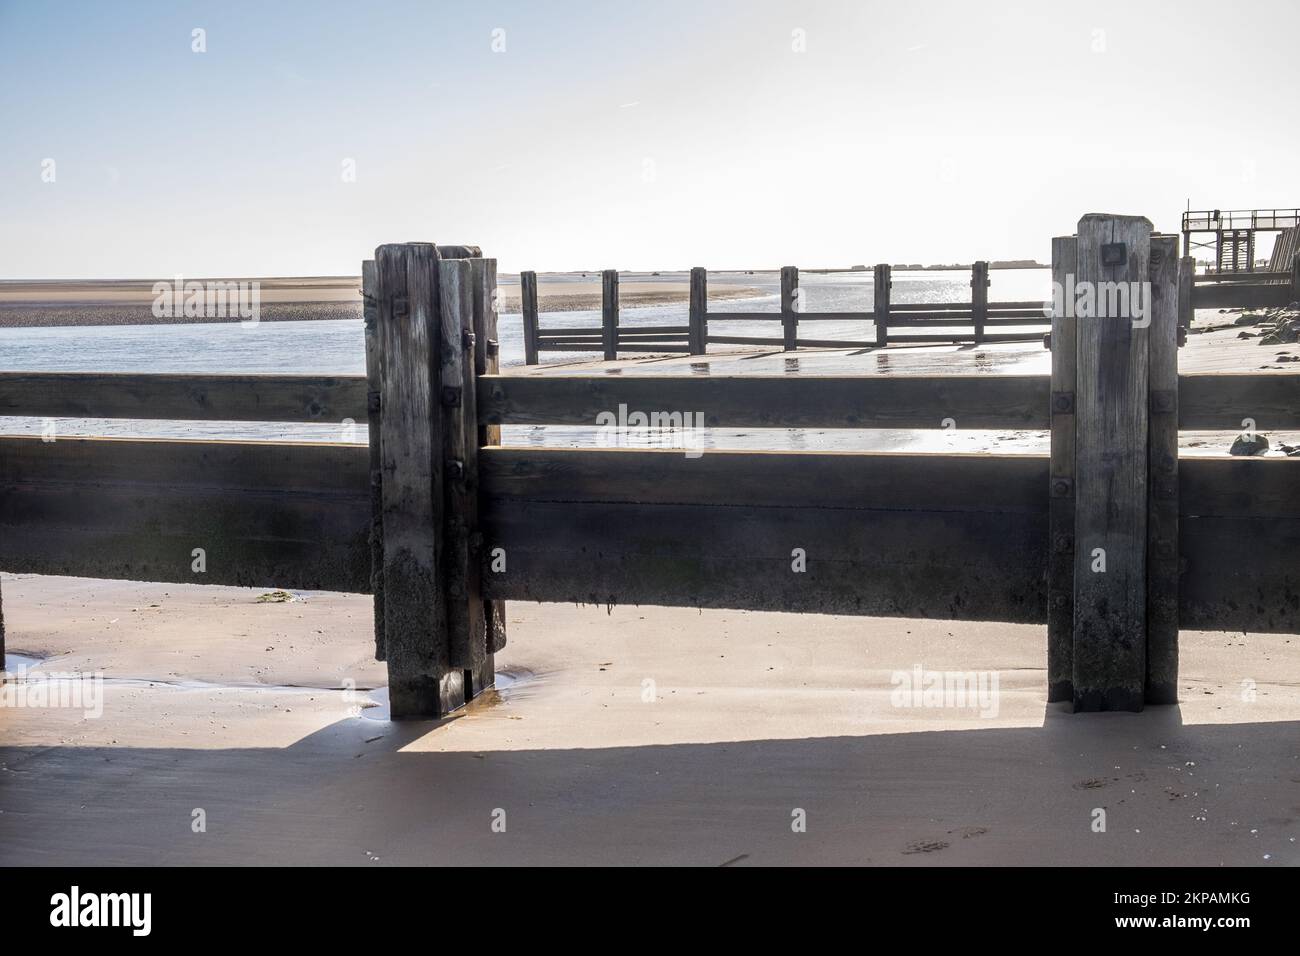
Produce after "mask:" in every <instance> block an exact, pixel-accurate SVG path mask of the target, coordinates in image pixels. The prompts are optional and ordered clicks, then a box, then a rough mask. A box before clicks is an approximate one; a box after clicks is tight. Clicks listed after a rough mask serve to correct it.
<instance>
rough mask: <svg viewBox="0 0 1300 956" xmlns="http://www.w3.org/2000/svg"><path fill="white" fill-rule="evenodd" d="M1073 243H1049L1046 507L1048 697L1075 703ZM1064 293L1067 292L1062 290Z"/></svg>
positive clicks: (1064, 239) (1069, 238)
mask: <svg viewBox="0 0 1300 956" xmlns="http://www.w3.org/2000/svg"><path fill="white" fill-rule="evenodd" d="M1077 245H1078V240H1077V239H1075V237H1073V236H1066V237H1062V238H1057V239H1053V240H1052V288H1053V290H1054V292H1053V296H1052V331H1051V333H1050V335H1051V339H1050V341H1051V346H1052V378H1051V398H1050V401H1051V422H1052V448H1051V462H1050V466H1049V475H1048V485H1049V491H1048V494H1049V498H1048V506H1047V511H1048V513H1047V522H1048V534H1049V538H1050V540H1049V543H1048V554H1047V699H1048V700H1049V701H1052V702H1055V701H1063V700H1068V701H1073V700H1074V482H1075V476H1074V430H1075V429H1074V398H1075V396H1074V388H1075V317H1074V308H1073V305H1074V303H1073V300H1072V299H1071V300H1070V301H1068V302H1067V301H1066V296H1067V294H1072V292H1073V279H1074V270H1075V262H1076V252H1075V249H1076V246H1077ZM1067 290H1069V292H1067Z"/></svg>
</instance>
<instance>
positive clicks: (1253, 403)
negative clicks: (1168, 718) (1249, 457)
mask: <svg viewBox="0 0 1300 956" xmlns="http://www.w3.org/2000/svg"><path fill="white" fill-rule="evenodd" d="M1247 419H1250V420H1252V421H1253V422H1254V423H1255V424H1254V430H1255V431H1258V432H1265V433H1267V432H1269V431H1274V430H1281V429H1293V428H1300V373H1296V372H1271V373H1270V372H1251V373H1228V374H1224V373H1216V374H1212V375H1211V374H1194V375H1180V376H1179V377H1178V427H1179V428H1181V429H1185V430H1193V431H1233V432H1238V431H1242V430H1243V429H1245V428H1247V427H1248V426H1247V425H1246V424H1245V422H1246V420H1247Z"/></svg>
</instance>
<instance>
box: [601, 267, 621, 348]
mask: <svg viewBox="0 0 1300 956" xmlns="http://www.w3.org/2000/svg"><path fill="white" fill-rule="evenodd" d="M600 290H601V296H600V303H601V311H600V318H601V322H600V330H601V335H600V340H601V345H603V346H604V349H605V361H607V362H612V361H614V359H616V358H618V270H617V269H606V270H605V271H604V272H602V273H601V283H600Z"/></svg>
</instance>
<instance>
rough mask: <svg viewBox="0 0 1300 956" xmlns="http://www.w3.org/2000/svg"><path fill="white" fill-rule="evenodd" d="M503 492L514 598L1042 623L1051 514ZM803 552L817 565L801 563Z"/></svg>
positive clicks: (501, 591)
mask: <svg viewBox="0 0 1300 956" xmlns="http://www.w3.org/2000/svg"><path fill="white" fill-rule="evenodd" d="M846 514H848V513H847V512H843V511H837V510H834V509H819V508H748V507H721V506H716V505H644V504H622V503H616V504H609V503H588V502H583V503H573V502H529V501H517V500H502V501H499V502H493V503H492V504H491V505H490V506H489V508H488V510H487V516H486V519H485V521H484V526H483V531H484V540H485V543H486V544H487V545H488V547H489V548H496V547H502V548H504V549H505V553H506V554H507V555H508V561H507V564H506V570H505V571H504V572H502V573H490V572H486V571H485V573H484V582H483V584H484V592H485V594H486V595H487V596H488V597H490V598H497V599H506V600H531V601H562V602H566V603H569V602H574V603H591V604H605V605H610V606H612V605H615V604H651V605H685V606H698V607H721V608H742V609H750V610H773V611H805V612H813V613H820V614H869V615H879V616H888V617H925V618H939V619H949V620H952V619H960V620H994V621H1016V622H1029V623H1041V622H1042V621H1044V620H1046V614H1045V612H1046V608H1047V596H1046V591H1045V589H1044V585H1043V574H1044V570H1045V566H1046V560H1045V559H1046V551H1047V523H1046V514H1045V513H1044V514H1040V515H1006V514H997V513H991V512H977V513H973V514H964V513H952V512H945V513H934V512H891V511H868V510H861V511H855V512H852V516H853V517H852V520H846V517H845V516H846ZM796 549H799V550H800V552H801V553H802V554H803V555H804V557H805V560H806V565H805V567H806V570H804V571H802V572H797V571H795V570H794V568H795V564H794V561H795V555H796V553H798V552H796Z"/></svg>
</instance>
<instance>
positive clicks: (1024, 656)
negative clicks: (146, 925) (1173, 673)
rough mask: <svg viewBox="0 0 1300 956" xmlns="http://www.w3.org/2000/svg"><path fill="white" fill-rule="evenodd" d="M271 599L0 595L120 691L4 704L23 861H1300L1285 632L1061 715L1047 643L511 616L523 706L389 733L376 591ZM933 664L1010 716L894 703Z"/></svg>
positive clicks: (2, 832) (56, 648) (725, 618)
mask: <svg viewBox="0 0 1300 956" xmlns="http://www.w3.org/2000/svg"><path fill="white" fill-rule="evenodd" d="M259 593H260V592H257V591H250V590H244V589H236V588H203V587H198V586H190V585H184V586H177V585H152V584H149V585H143V584H122V583H107V582H98V581H86V580H80V579H71V578H42V577H35V576H17V577H15V576H12V575H6V576H5V577H4V595H5V600H6V606H5V611H6V620H7V623H8V624H9V628H10V642H11V650H12V651H14V652H17V653H20V654H24V655H29V656H32V657H36V656H44V655H49V656H48V657H46V659H45V660H44V661H43V662H42V663H40V664H39V665H38V666H37V668H36V672H40V671H42V670H47V671H53V670H60V671H70V670H96V669H100V670H103V671H104V672H105V674H106V675H107V677H108V680H107V682H106V685H105V707H104V713H103V717H102V718H100V719H97V720H95V719H83V718H82V716H81V714H80V712H71V711H67V710H44V711H38V710H20V709H13V708H6V709H4V710H3V711H0V720H3V721H4V725H3V726H4V735H3V742H4V747H3V749H0V847H3V858H4V861H5V862H6V863H10V864H83V865H85V864H89V865H103V864H112V863H120V864H130V863H136V864H184V863H211V864H259V863H260V864H292V863H296V864H341V865H349V864H354V865H359V866H385V865H402V864H436V865H472V864H477V863H501V864H512V863H514V864H543V863H562V864H579V863H605V864H608V863H614V864H634V863H635V864H669V863H682V864H698V865H706V866H717V865H723V864H728V863H730V864H733V865H747V864H794V863H802V864H852V863H871V864H887V865H925V864H930V865H934V864H1003V863H1027V864H1047V863H1060V862H1065V861H1068V862H1070V863H1072V864H1081V865H1089V864H1104V865H1115V866H1123V865H1129V864H1138V863H1146V864H1175V863H1177V864H1192V865H1218V864H1243V865H1252V864H1258V865H1288V864H1291V865H1294V864H1297V863H1300V850H1298V845H1297V843H1296V842H1295V841H1296V839H1297V837H1300V821H1298V820H1297V816H1298V814H1300V799H1297V798H1298V797H1300V777H1298V776H1297V761H1300V724H1298V723H1297V721H1300V658H1298V657H1297V655H1296V653H1295V650H1296V648H1295V640H1296V639H1295V638H1291V637H1286V636H1277V635H1273V636H1256V635H1240V634H1235V635H1229V634H1212V633H1184V634H1183V638H1182V641H1183V656H1182V680H1181V685H1182V687H1181V690H1182V697H1183V700H1184V703H1183V704H1182V705H1181V706H1179V707H1165V708H1151V709H1149V710H1148V711H1147V712H1145V713H1143V714H1140V715H1132V714H1103V715H1089V716H1086V717H1076V716H1073V715H1070V714H1068V713H1065V712H1064V709H1063V708H1062V707H1061V706H1060V705H1048V704H1046V703H1045V693H1044V692H1045V671H1044V664H1045V649H1044V639H1043V630H1042V628H1039V627H1032V626H1017V625H994V624H970V623H949V622H934V621H928V622H927V621H909V620H896V619H883V618H863V619H859V618H847V617H821V616H798V615H788V614H752V613H745V612H734V611H703V612H700V611H694V610H688V609H666V608H636V607H616V608H614V609H613V610H612V612H611V613H608V614H607V613H606V611H605V609H604V608H593V607H586V608H574V607H568V606H560V605H532V604H511V605H510V606H509V628H510V642H511V643H510V646H509V647H508V648H507V649H506V650H505V651H504V652H503V653H502V654H500V655H499V656H498V659H497V662H498V669H499V670H502V671H504V672H505V673H507V674H508V675H511V676H512V677H514V678H516V679H517V680H518V682H517V683H515V684H514V685H513V687H512V688H511V689H509V690H507V691H505V692H503V693H499V694H498V693H493V694H490V695H488V696H487V698H485V699H483V700H481V701H479V702H476V703H475V704H473V705H472V706H470V707H469V708H467V709H466V710H465V711H464V712H463V713H461V714H458V715H456V716H454V717H453V718H451V719H448V720H445V721H442V722H414V723H410V722H408V723H390V722H388V721H387V720H385V719H383V718H384V715H383V708H382V706H362V705H363V704H366V703H369V701H370V700H371V699H375V700H379V701H382V694H371V693H368V692H367V691H366V690H365V688H368V687H372V686H377V685H379V684H380V683H381V682H382V680H383V669H382V666H381V665H378V664H375V663H374V662H373V661H372V660H371V659H370V633H369V630H368V625H369V621H370V602H369V599H368V598H365V597H362V596H355V595H319V594H309V595H307V596H306V598H307V599H306V600H305V601H302V602H296V603H288V604H263V603H257V601H256V597H257V595H258V594H259ZM918 664H919V665H921V666H923V667H925V668H927V669H936V670H963V671H969V670H989V671H996V672H997V673H998V674H999V677H1000V685H999V689H1000V694H999V696H998V699H997V701H998V708H997V713H996V715H995V716H984V717H981V716H980V715H979V713H978V711H977V710H975V709H965V710H959V709H946V710H943V709H926V708H900V707H895V706H893V704H892V703H891V699H890V694H891V691H892V689H893V687H892V684H891V675H892V674H893V672H894V671H897V670H908V671H910V670H911V669H912V668H913V667H914V666H915V665H918ZM1245 680H1253V681H1256V695H1255V697H1254V699H1253V700H1244V699H1243V692H1242V682H1243V681H1245ZM347 681H352V682H353V683H354V684H355V686H356V688H358V691H357V692H356V693H355V694H352V693H350V692H349V691H348V690H346V689H342V688H346V687H347V686H348V685H347V683H346V682H347ZM647 681H652V682H653V695H652V697H651V699H647V695H646V688H647V687H649V686H650V685H648V684H647V683H646V682H647ZM1097 807H1102V808H1105V809H1106V812H1107V832H1106V833H1093V832H1092V831H1091V829H1090V824H1091V821H1092V813H1093V810H1094V808H1097ZM199 808H201V809H202V810H203V811H204V812H205V814H206V821H207V830H206V832H204V833H194V832H192V830H191V820H192V814H193V812H194V810H195V809H199ZM796 809H802V810H803V811H805V813H806V819H807V832H805V833H794V832H792V830H791V821H792V813H793V812H794V811H795V810H796ZM498 810H503V811H504V812H505V821H506V831H505V832H504V833H498V832H494V831H493V829H492V822H493V819H494V813H496V811H498ZM496 818H497V819H500V814H499V813H496Z"/></svg>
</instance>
